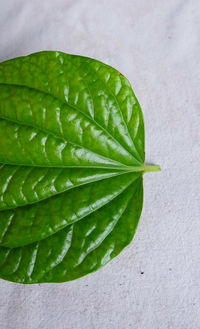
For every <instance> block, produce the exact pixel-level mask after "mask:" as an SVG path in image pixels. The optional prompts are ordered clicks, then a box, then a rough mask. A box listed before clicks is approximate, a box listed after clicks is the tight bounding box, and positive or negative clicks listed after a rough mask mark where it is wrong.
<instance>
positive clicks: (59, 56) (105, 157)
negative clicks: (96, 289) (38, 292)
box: [0, 51, 159, 283]
mask: <svg viewBox="0 0 200 329" xmlns="http://www.w3.org/2000/svg"><path fill="white" fill-rule="evenodd" d="M156 170H159V166H147V165H144V122H143V116H142V112H141V109H140V106H139V104H138V101H137V99H136V97H135V95H134V93H133V91H132V88H131V86H130V84H129V82H128V80H127V79H126V78H125V77H124V76H123V75H121V74H120V73H119V72H118V71H117V70H115V69H113V68H112V67H110V66H108V65H105V64H103V63H101V62H99V61H96V60H93V59H90V58H86V57H81V56H75V55H67V54H64V53H61V52H54V51H49V52H40V53H36V54H32V55H29V56H26V57H19V58H15V59H12V60H9V61H6V62H3V63H0V277H1V278H3V279H6V280H10V281H15V282H20V283H38V282H63V281H69V280H74V279H76V278H78V277H81V276H83V275H86V274H88V273H90V272H93V271H96V270H97V269H98V268H100V267H101V266H103V265H105V264H106V263H107V262H108V261H110V260H111V259H112V258H113V257H115V256H116V255H117V254H119V253H120V252H121V250H122V249H123V248H124V247H125V246H126V245H127V244H129V243H130V241H131V240H132V238H133V236H134V233H135V230H136V227H137V224H138V221H139V218H140V214H141V210H142V200H143V189H142V177H143V173H144V172H146V171H156Z"/></svg>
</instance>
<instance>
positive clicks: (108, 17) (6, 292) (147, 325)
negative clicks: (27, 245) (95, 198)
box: [0, 0, 200, 329]
mask: <svg viewBox="0 0 200 329" xmlns="http://www.w3.org/2000/svg"><path fill="white" fill-rule="evenodd" d="M199 13H200V2H199V1H198V0H196V1H193V0H188V1H186V0H167V1H161V0H148V1H146V0H126V1H122V0H100V1H97V0H96V1H94V0H85V1H84V0H82V1H81V0H79V1H75V0H63V1H62V0H57V1H51V0H43V1H42V0H32V1H31V0H24V1H23V0H6V1H3V0H1V2H0V60H1V61H3V60H6V59H9V58H12V57H16V56H19V55H25V54H29V53H32V52H35V51H39V50H45V49H52V50H53V49H54V50H62V51H64V52H68V53H74V54H81V55H86V56H89V57H94V58H97V59H100V60H102V61H104V62H106V63H108V64H110V65H112V66H114V67H116V68H117V69H119V70H120V71H121V72H122V73H123V74H125V75H126V76H127V77H128V78H129V80H130V81H131V83H132V85H133V88H134V91H135V93H136V95H137V97H138V99H139V101H140V103H141V106H142V109H143V112H144V118H145V126H146V160H147V162H153V163H157V164H160V165H161V167H162V172H161V173H152V174H146V175H145V177H144V208H143V213H142V217H141V222H140V225H139V228H138V231H137V233H136V236H135V239H134V241H133V242H132V243H131V245H130V246H129V247H127V248H126V250H125V251H124V252H122V254H121V255H120V256H119V257H117V258H116V259H114V260H113V261H112V262H111V263H110V264H108V265H107V266H106V267H104V268H103V269H101V270H100V271H98V272H96V273H94V274H91V275H88V276H86V277H84V278H82V279H79V280H77V281H74V282H69V283H64V284H42V285H32V286H31V285H30V286H28V285H27V286H26V285H18V284H14V283H9V282H6V281H2V280H0V328H1V329H93V328H94V329H128V328H131V329H136V328H138V329H198V328H200V312H199V308H200V261H199V254H200V227H199V217H200V208H199V200H198V198H199V192H200V189H199V178H200V174H199V162H200V161H199V160H200V157H199V142H200V133H199V131H200V125H199V124H200V116H199V114H200V96H199V82H200V81H199V80H200V59H199V56H200V55H199V54H200V42H199V38H200V17H199ZM141 272H144V274H141Z"/></svg>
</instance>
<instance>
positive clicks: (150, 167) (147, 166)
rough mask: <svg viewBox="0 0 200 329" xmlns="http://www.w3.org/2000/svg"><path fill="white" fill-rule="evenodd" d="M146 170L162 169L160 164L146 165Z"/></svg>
mask: <svg viewBox="0 0 200 329" xmlns="http://www.w3.org/2000/svg"><path fill="white" fill-rule="evenodd" d="M143 168H144V172H151V171H161V168H160V166H159V165H144V166H143Z"/></svg>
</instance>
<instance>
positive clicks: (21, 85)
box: [0, 82, 141, 164]
mask: <svg viewBox="0 0 200 329" xmlns="http://www.w3.org/2000/svg"><path fill="white" fill-rule="evenodd" d="M0 86H11V87H12V86H14V87H16V86H17V87H21V88H26V89H30V90H33V91H35V92H40V93H43V94H45V95H48V96H50V97H52V98H53V99H55V100H57V101H59V102H60V103H61V104H60V105H61V106H66V105H67V106H69V107H70V108H71V109H73V110H75V111H76V112H80V113H81V114H82V115H83V116H84V117H86V118H87V119H88V120H90V121H92V122H93V123H94V124H95V125H97V126H98V127H99V128H100V129H101V130H102V131H104V132H105V133H106V134H107V135H108V136H109V137H110V138H111V139H112V140H113V141H115V143H116V144H118V145H119V146H120V147H121V148H123V149H124V150H125V151H126V152H127V153H128V154H129V155H130V156H131V157H132V158H133V160H134V161H135V162H136V163H138V164H141V163H140V162H139V161H138V160H137V159H136V158H135V157H134V155H133V154H132V153H130V152H129V151H128V150H127V149H126V148H125V147H124V146H123V145H122V144H121V143H120V142H119V141H118V140H117V139H116V138H115V137H114V136H113V135H111V134H110V132H109V131H108V130H106V129H105V128H104V127H103V126H101V125H100V124H99V123H98V122H97V121H96V120H95V119H94V118H92V117H90V116H89V115H87V114H86V113H85V112H83V111H81V110H80V109H78V108H75V107H74V106H73V105H71V104H69V103H68V102H67V101H66V102H65V103H64V102H63V100H61V99H60V98H58V97H56V96H55V95H53V94H51V93H49V92H46V91H44V90H42V89H38V88H35V87H29V86H26V85H23V84H15V83H1V82H0ZM2 119H3V117H2ZM4 120H9V119H8V118H5V119H4ZM10 121H13V122H15V121H14V120H12V119H10ZM124 122H125V120H124ZM16 123H20V124H22V125H25V126H29V125H28V124H23V123H21V122H20V121H17V120H16ZM30 127H32V128H36V129H38V128H37V127H35V126H31V125H30ZM41 131H44V132H45V131H46V132H49V133H51V134H53V135H54V136H55V137H58V138H61V139H63V140H64V141H65V142H67V143H70V144H72V145H75V146H78V147H82V148H84V149H86V150H89V149H87V148H85V147H83V146H82V145H79V144H75V143H73V142H69V141H67V140H66V139H64V138H63V137H62V136H59V135H58V136H57V135H56V134H54V133H53V132H51V131H49V130H45V129H41ZM131 140H132V139H131ZM132 142H133V141H132ZM89 151H90V150H89ZM90 152H92V153H94V154H98V153H95V152H93V151H90ZM98 155H99V156H101V157H103V156H102V155H100V154H98ZM103 158H106V159H110V158H107V157H103ZM110 160H112V159H110ZM112 161H115V160H112ZM115 162H116V161H115Z"/></svg>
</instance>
